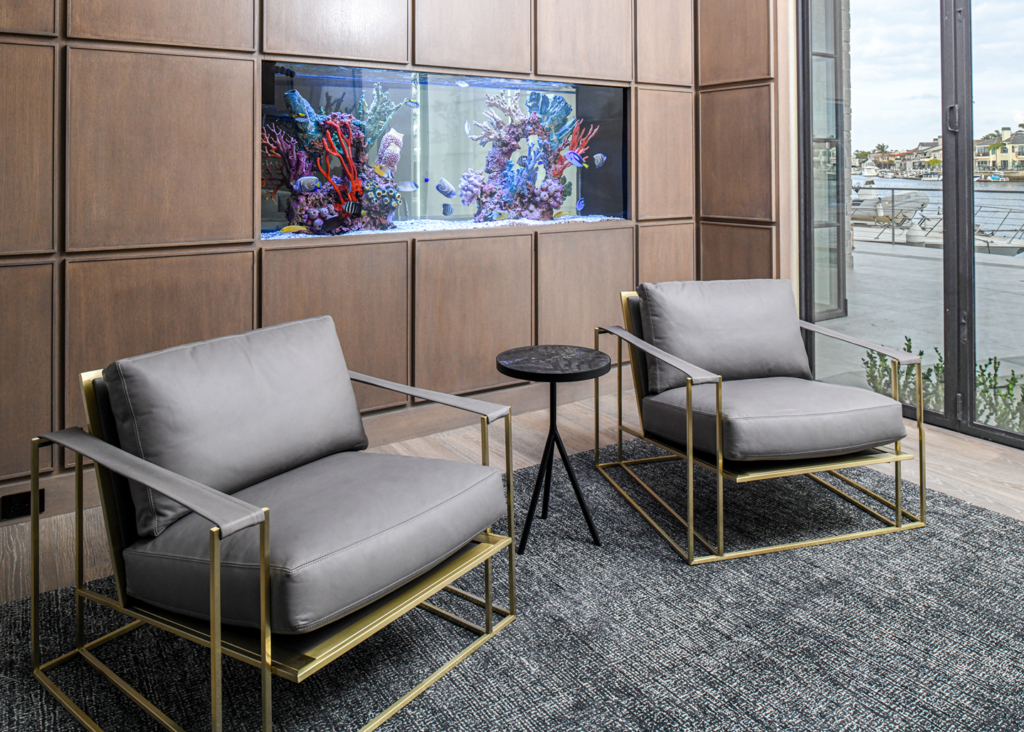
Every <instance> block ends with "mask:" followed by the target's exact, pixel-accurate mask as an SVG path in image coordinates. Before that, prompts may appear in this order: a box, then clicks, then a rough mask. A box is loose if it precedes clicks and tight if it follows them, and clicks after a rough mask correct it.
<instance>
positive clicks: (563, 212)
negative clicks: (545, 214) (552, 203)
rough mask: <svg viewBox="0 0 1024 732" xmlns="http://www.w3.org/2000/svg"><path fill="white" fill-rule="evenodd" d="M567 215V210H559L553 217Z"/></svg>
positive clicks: (557, 217)
mask: <svg viewBox="0 0 1024 732" xmlns="http://www.w3.org/2000/svg"><path fill="white" fill-rule="evenodd" d="M568 215H569V212H568V211H559V212H558V213H556V214H555V218H556V219H560V218H562V217H563V216H568Z"/></svg>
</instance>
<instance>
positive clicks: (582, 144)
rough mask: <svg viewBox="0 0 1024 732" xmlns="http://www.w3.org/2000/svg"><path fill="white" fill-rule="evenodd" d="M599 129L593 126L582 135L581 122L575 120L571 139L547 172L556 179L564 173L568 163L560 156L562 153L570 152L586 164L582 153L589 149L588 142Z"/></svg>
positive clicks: (585, 157) (585, 158)
mask: <svg viewBox="0 0 1024 732" xmlns="http://www.w3.org/2000/svg"><path fill="white" fill-rule="evenodd" d="M599 129H601V127H600V126H597V127H594V125H591V126H590V130H588V131H587V132H586V134H584V132H583V120H581V119H578V120H576V124H575V125H574V126H573V128H572V138H571V139H570V140H569V144H568V145H566V146H565V147H564V148H562V150H559V151H558V153H559V154H558V159H557V160H555V162H554V164H552V166H551V170H549V171H548V172H549V173H551V175H553V176H555V177H556V178H560V177H561V176H562V173H564V172H565V169H566V168H567V167H569V161H568V160H566V159H565V157H564V156H563V155H562V152H563V151H568V150H572V151H574V152H575V153H576V154H577V155H579V156H580V157H581V158H583V162H584V163H585V162H587V156H586V155H584V154H583V153H585V152H586V151H587V148H589V147H590V141H591V140H592V139H593V138H594V135H596V134H597V131H598V130H599Z"/></svg>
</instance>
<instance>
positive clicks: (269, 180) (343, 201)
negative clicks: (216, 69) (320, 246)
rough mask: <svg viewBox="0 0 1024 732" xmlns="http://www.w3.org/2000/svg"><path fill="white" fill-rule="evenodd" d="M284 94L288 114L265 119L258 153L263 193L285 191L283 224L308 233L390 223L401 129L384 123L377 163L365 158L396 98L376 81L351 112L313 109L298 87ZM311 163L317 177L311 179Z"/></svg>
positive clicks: (394, 107)
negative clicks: (367, 97) (369, 97)
mask: <svg viewBox="0 0 1024 732" xmlns="http://www.w3.org/2000/svg"><path fill="white" fill-rule="evenodd" d="M284 96H285V102H286V103H287V105H288V114H289V118H288V119H286V120H284V121H279V123H278V124H275V123H272V122H271V123H268V124H265V125H263V138H262V143H263V144H262V154H263V190H264V191H269V196H268V197H269V198H270V199H273V198H274V197H275V196H276V195H277V194H278V192H279V191H280V190H281V189H282V188H285V189H286V190H287V191H288V192H289V193H290V194H291V196H290V197H289V199H288V208H287V210H286V212H285V213H286V216H287V218H288V224H289V227H286V228H291V230H292V231H293V232H299V231H303V232H305V233H310V234H344V233H348V232H352V231H383V230H387V229H391V228H394V224H393V223H392V217H393V216H394V212H395V209H397V208H398V206H399V205H400V204H401V202H402V194H401V193H400V192H399V190H398V188H397V186H396V185H395V182H394V180H393V174H394V171H395V168H396V167H397V166H398V162H399V159H400V158H401V154H402V137H403V136H402V135H401V134H400V133H399V132H397V131H396V130H394V129H391V130H389V131H388V133H387V134H386V135H384V136H383V138H381V139H380V142H381V144H380V147H379V152H378V155H377V161H376V164H375V165H371V164H369V160H368V158H369V150H370V148H371V147H372V146H373V143H374V142H376V141H377V139H378V138H379V137H380V136H381V133H382V132H383V131H384V130H385V129H387V127H388V124H389V123H390V122H391V118H392V117H394V115H395V112H396V111H397V110H398V109H399V107H401V106H402V105H401V104H400V103H398V104H396V103H395V102H393V101H391V99H389V98H388V95H387V92H385V91H384V90H383V89H382V88H381V85H380V84H377V85H375V86H374V89H373V98H372V100H371V101H370V103H369V104H367V103H366V100H365V98H364V97H360V99H359V102H358V104H357V105H356V108H355V111H356V114H350V113H348V112H341V111H333V112H330V113H327V114H318V113H317V112H316V111H315V110H314V109H313V106H312V105H311V104H310V103H309V102H308V101H307V100H306V99H305V98H303V96H302V95H301V94H300V93H299V92H298V91H295V90H294V89H292V90H290V91H287V92H285V95H284ZM338 106H340V105H338ZM324 111H326V110H324ZM314 166H315V170H316V172H319V174H320V178H319V179H317V180H316V181H314V182H312V184H311V181H310V180H309V179H310V177H311V176H312V174H313V172H314Z"/></svg>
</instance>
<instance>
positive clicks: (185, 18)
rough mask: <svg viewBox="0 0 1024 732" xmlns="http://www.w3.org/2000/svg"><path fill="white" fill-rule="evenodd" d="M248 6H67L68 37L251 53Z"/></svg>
mask: <svg viewBox="0 0 1024 732" xmlns="http://www.w3.org/2000/svg"><path fill="white" fill-rule="evenodd" d="M255 12H256V10H255V6H254V5H253V0H217V2H210V0H68V37H70V38H91V39H97V40H110V41H139V42H142V43H166V44H170V45H175V46H197V47H200V48H225V49H234V50H239V51H252V50H254V49H255V48H256V20H255Z"/></svg>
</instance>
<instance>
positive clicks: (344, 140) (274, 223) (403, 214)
mask: <svg viewBox="0 0 1024 732" xmlns="http://www.w3.org/2000/svg"><path fill="white" fill-rule="evenodd" d="M626 93H627V92H626V90H625V89H623V88H620V87H608V86H588V85H583V84H565V83H554V82H544V81H536V80H531V79H497V78H488V77H478V76H455V75H451V74H435V73H423V72H410V71H394V70H388V69H367V68H350V67H345V66H327V65H320V64H293V63H284V62H265V63H264V64H263V91H262V96H263V119H262V125H263V129H262V144H261V154H262V185H261V188H262V190H261V211H262V216H261V218H262V227H261V228H262V232H263V233H262V237H263V238H264V239H270V238H281V237H304V236H324V235H331V236H337V235H341V234H349V233H355V232H370V231H387V230H390V229H401V230H408V231H424V230H428V231H429V230H448V229H461V228H475V227H495V226H514V225H523V224H535V223H539V222H550V223H552V224H557V223H563V222H573V221H577V222H578V221H601V220H606V219H617V218H625V216H626V201H627V190H626V185H627V180H628V174H627V170H628V161H627V158H626V155H627V144H626V119H627V117H626V109H627V108H628V107H627V99H626Z"/></svg>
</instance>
